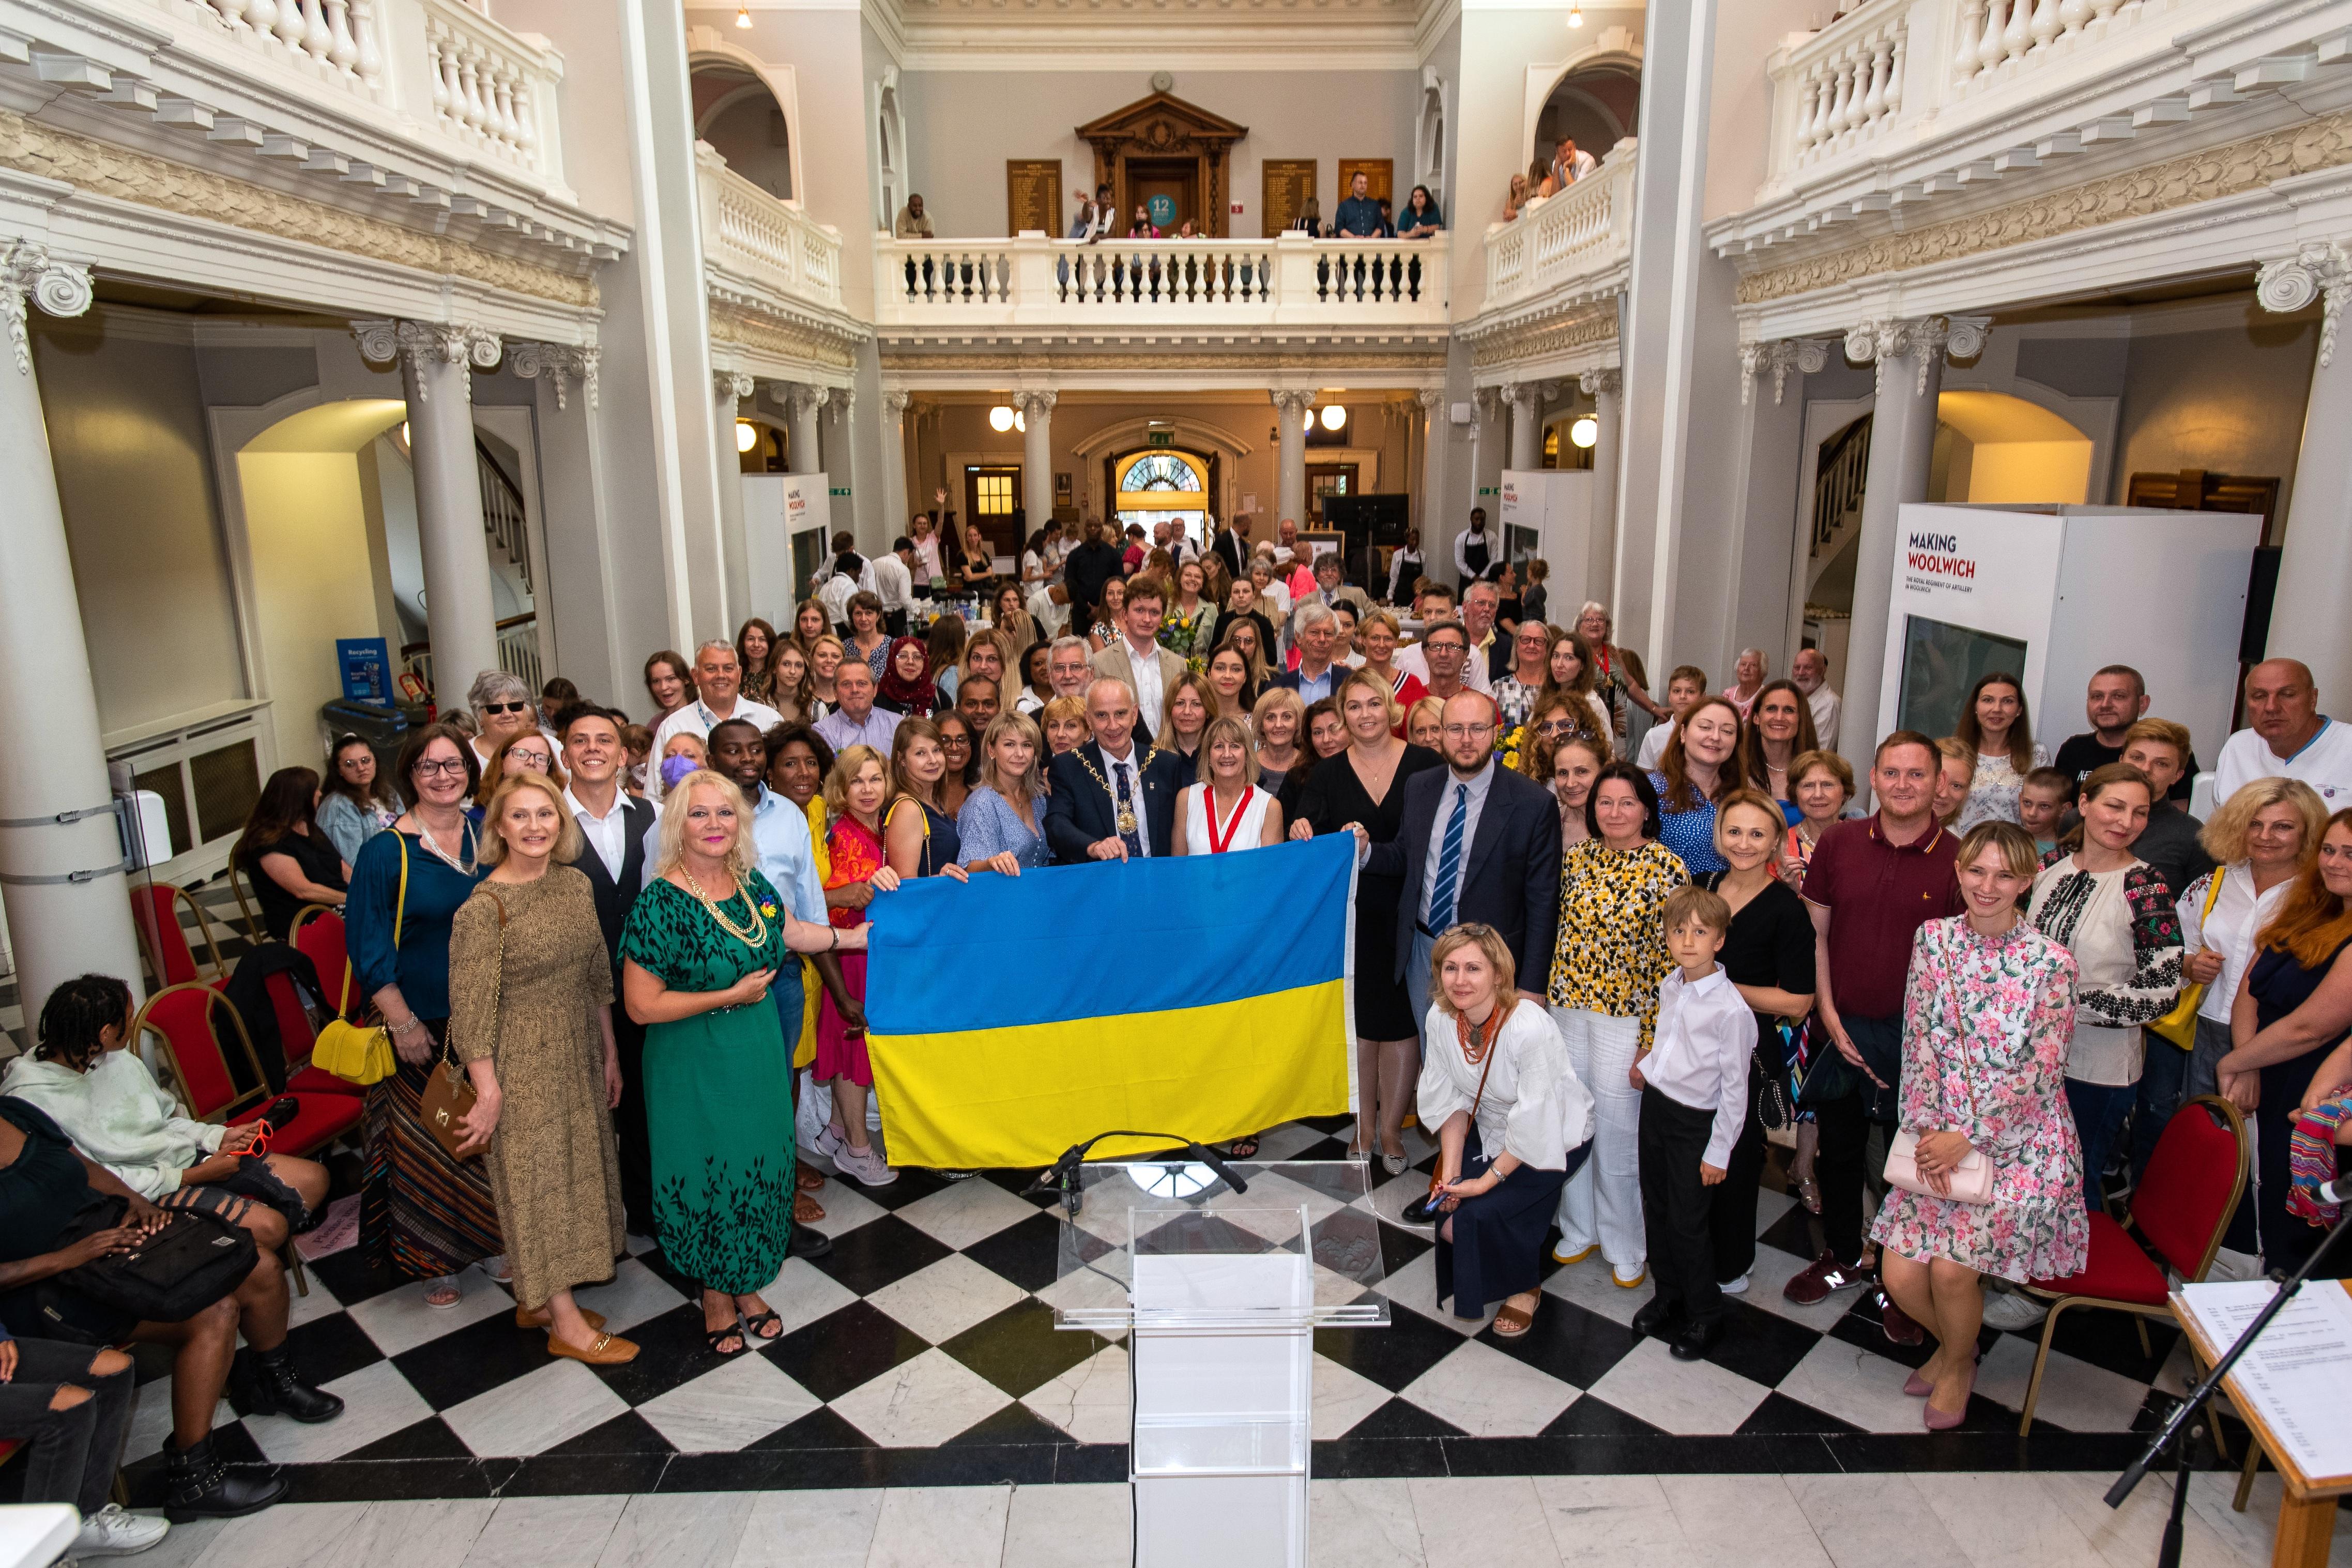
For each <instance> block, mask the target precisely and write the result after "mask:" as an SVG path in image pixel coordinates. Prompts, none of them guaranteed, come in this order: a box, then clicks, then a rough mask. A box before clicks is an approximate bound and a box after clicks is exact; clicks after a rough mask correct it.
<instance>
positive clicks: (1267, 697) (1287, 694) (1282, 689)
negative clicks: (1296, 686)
mask: <svg viewBox="0 0 2352 1568" xmlns="http://www.w3.org/2000/svg"><path fill="white" fill-rule="evenodd" d="M1276 708H1287V709H1288V710H1289V711H1290V716H1291V717H1292V718H1293V719H1296V720H1297V726H1296V727H1294V728H1293V730H1292V731H1291V736H1290V744H1291V745H1293V746H1295V747H1298V748H1299V749H1300V750H1301V751H1311V750H1313V749H1314V748H1313V747H1310V746H1308V745H1307V705H1306V704H1305V703H1304V702H1302V701H1300V700H1299V696H1298V694H1297V692H1295V691H1293V690H1291V689H1290V688H1289V687H1288V686H1276V687H1275V688H1274V689H1273V690H1272V691H1268V692H1264V693H1261V694H1259V696H1258V699H1257V702H1256V704H1255V706H1253V707H1251V709H1250V733H1251V734H1252V735H1253V736H1255V737H1257V738H1258V740H1259V742H1260V744H1263V743H1264V741H1265V716H1266V715H1267V714H1270V713H1272V712H1273V711H1274V710H1275V709H1276Z"/></svg>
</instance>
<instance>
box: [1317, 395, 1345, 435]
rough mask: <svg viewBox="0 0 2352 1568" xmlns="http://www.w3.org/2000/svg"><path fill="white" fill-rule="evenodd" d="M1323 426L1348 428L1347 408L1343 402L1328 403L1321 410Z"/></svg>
mask: <svg viewBox="0 0 2352 1568" xmlns="http://www.w3.org/2000/svg"><path fill="white" fill-rule="evenodd" d="M1323 428H1324V429H1326V430H1330V431H1339V430H1345V429H1347V428H1348V410H1347V405H1346V404H1344V403H1336V402H1335V403H1330V404H1328V405H1326V406H1325V408H1324V410H1323Z"/></svg>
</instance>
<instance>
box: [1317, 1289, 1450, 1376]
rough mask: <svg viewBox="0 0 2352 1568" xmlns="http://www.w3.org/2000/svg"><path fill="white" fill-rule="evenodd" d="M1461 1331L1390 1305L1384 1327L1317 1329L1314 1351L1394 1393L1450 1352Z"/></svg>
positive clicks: (1403, 1308) (1410, 1310)
mask: <svg viewBox="0 0 2352 1568" xmlns="http://www.w3.org/2000/svg"><path fill="white" fill-rule="evenodd" d="M1461 1343H1462V1336H1461V1335H1460V1334H1458V1333H1454V1331H1453V1330H1452V1329H1449V1328H1443V1327H1440V1326H1439V1325H1438V1324H1436V1323H1433V1322H1430V1321H1429V1320H1428V1319H1427V1318H1424V1317H1423V1316H1422V1315H1421V1314H1420V1313H1419V1312H1414V1311H1412V1309H1411V1308H1409V1307H1391V1308H1390V1309H1389V1326H1388V1327H1386V1328H1384V1329H1317V1330H1316V1331H1315V1351H1316V1354H1318V1355H1322V1356H1325V1357H1328V1359H1330V1360H1332V1361H1336V1362H1338V1363H1339V1364H1340V1365H1341V1366H1344V1367H1346V1368H1347V1369H1348V1370H1349V1371H1350V1372H1352V1373H1355V1374H1356V1375H1359V1376H1361V1377H1368V1378H1370V1379H1371V1381H1373V1382H1374V1383H1377V1384H1379V1385H1381V1387H1382V1388H1385V1389H1387V1390H1388V1391H1389V1392H1390V1393H1391V1394H1394V1393H1396V1392H1397V1391H1398V1390H1400V1389H1402V1388H1403V1387H1404V1385H1406V1384H1408V1383H1411V1382H1412V1380H1413V1379H1414V1378H1416V1377H1419V1376H1420V1375H1422V1374H1423V1373H1424V1372H1427V1371H1428V1370H1429V1369H1430V1368H1431V1367H1433V1366H1435V1365H1436V1364H1438V1363H1439V1362H1441V1361H1444V1359H1445V1358H1446V1357H1447V1356H1448V1355H1450V1354H1453V1353H1454V1349H1455V1347H1457V1346H1459V1345H1460V1344H1461Z"/></svg>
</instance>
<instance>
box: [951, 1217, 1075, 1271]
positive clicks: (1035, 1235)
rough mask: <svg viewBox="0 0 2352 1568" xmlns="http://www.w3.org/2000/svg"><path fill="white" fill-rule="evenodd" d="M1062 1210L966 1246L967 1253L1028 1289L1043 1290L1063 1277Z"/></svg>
mask: <svg viewBox="0 0 2352 1568" xmlns="http://www.w3.org/2000/svg"><path fill="white" fill-rule="evenodd" d="M1059 1215H1060V1210H1058V1209H1056V1210H1055V1211H1053V1212H1052V1213H1040V1214H1035V1215H1032V1216H1031V1217H1030V1218H1027V1219H1024V1220H1022V1221H1021V1222H1020V1223H1019V1224H1017V1225H1008V1226H1006V1227H1005V1228H1003V1229H1002V1230H1000V1231H998V1232H997V1233H996V1234H995V1235H993V1236H991V1237H989V1238H987V1239H984V1240H981V1241H975V1242H973V1243H972V1244H971V1246H969V1247H967V1248H965V1249H963V1253H964V1256H965V1257H967V1258H970V1259H971V1260H972V1261H973V1262H975V1263H977V1264H979V1265H980V1266H981V1267H982V1268H983V1269H991V1270H994V1271H995V1272H997V1273H999V1274H1001V1275H1003V1277H1004V1278H1005V1279H1008V1280H1010V1281H1013V1283H1014V1284H1016V1285H1018V1286H1020V1287H1021V1288H1022V1289H1023V1290H1024V1291H1042V1290H1045V1288H1046V1287H1047V1286H1049V1285H1051V1284H1052V1283H1053V1282H1054V1281H1055V1280H1057V1279H1059V1278H1060V1277H1061V1272H1062V1265H1061V1254H1062V1221H1061V1219H1060V1218H1059Z"/></svg>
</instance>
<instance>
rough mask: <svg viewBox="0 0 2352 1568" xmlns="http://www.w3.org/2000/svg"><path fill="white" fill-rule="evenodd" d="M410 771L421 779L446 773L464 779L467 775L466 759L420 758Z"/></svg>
mask: <svg viewBox="0 0 2352 1568" xmlns="http://www.w3.org/2000/svg"><path fill="white" fill-rule="evenodd" d="M409 771H410V772H412V773H414V774H415V775H416V776H417V777H418V778H419V779H431V778H434V777H436V776H437V775H440V774H444V773H447V774H454V775H456V776H457V778H460V779H462V778H464V777H465V776H466V759H465V758H462V757H442V758H432V757H426V758H419V759H418V760H417V764H416V766H415V768H410V769H409Z"/></svg>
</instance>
